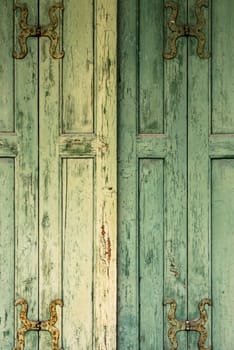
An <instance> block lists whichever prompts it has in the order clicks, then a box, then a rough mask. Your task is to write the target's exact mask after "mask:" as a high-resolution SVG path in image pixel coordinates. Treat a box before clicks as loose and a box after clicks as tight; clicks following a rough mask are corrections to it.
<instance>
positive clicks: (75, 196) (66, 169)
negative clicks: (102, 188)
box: [63, 159, 95, 350]
mask: <svg viewBox="0 0 234 350" xmlns="http://www.w3.org/2000/svg"><path fill="white" fill-rule="evenodd" d="M93 171H94V169H93V160H92V159H68V160H66V159H64V161H63V300H64V305H65V307H64V313H63V325H64V327H63V335H64V343H63V346H64V348H65V349H67V350H77V349H84V350H85V349H87V350H88V349H94V348H93V341H92V340H93V336H92V335H93V300H92V296H93V227H94V223H95V218H94V210H93V209H94V206H93V205H94V202H93V201H94V183H93V176H94V173H93Z"/></svg>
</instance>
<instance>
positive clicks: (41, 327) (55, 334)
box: [14, 299, 63, 350]
mask: <svg viewBox="0 0 234 350" xmlns="http://www.w3.org/2000/svg"><path fill="white" fill-rule="evenodd" d="M18 305H21V311H20V321H21V323H22V327H21V328H19V329H18V331H17V342H18V343H17V345H16V347H15V348H14V350H24V347H25V333H27V332H28V331H37V332H39V331H47V332H50V334H51V337H52V350H59V336H60V332H59V329H58V328H56V327H55V323H56V322H57V320H58V315H57V310H56V306H57V305H59V306H60V307H62V306H63V302H62V300H60V299H56V300H53V301H52V302H51V303H50V318H49V320H46V321H39V320H38V321H34V320H33V321H32V320H29V319H28V303H27V301H26V300H25V299H18V300H16V302H15V306H18Z"/></svg>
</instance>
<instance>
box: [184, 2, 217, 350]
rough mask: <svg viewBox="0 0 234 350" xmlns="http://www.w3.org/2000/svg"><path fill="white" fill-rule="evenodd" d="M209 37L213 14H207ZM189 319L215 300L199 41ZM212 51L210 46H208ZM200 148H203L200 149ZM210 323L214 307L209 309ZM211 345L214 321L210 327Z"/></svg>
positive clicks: (193, 46) (194, 77) (206, 80)
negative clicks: (203, 304) (205, 300)
mask: <svg viewBox="0 0 234 350" xmlns="http://www.w3.org/2000/svg"><path fill="white" fill-rule="evenodd" d="M188 5H189V23H196V20H197V19H196V16H195V12H194V1H188ZM203 12H204V14H205V17H206V21H207V27H206V29H207V30H205V33H206V36H207V37H209V33H208V28H209V27H208V25H209V16H208V14H209V11H208V10H205V11H203ZM188 50H189V51H188V115H187V118H188V129H187V138H188V163H187V167H188V204H187V206H188V207H187V210H188V318H189V319H196V318H197V317H199V311H198V303H199V302H200V300H201V299H202V298H211V295H212V293H211V260H210V256H211V251H210V243H211V242H210V240H211V237H210V234H211V228H210V220H209V215H210V179H209V172H210V159H209V152H208V144H209V143H208V142H209V140H208V135H209V133H210V90H209V89H210V85H209V84H210V65H211V61H210V60H208V59H200V58H199V57H198V56H197V54H196V50H197V40H196V39H191V40H189V42H188ZM206 50H208V45H207V47H206ZM198 145H199V146H198ZM207 309H208V315H209V321H210V320H211V315H212V312H211V308H209V307H207ZM206 327H207V329H208V333H209V336H208V339H207V343H206V345H210V344H211V331H210V330H211V329H210V322H209V323H208V324H207V325H206ZM198 338H199V334H198V333H197V332H191V333H189V334H188V349H191V350H193V349H196V348H197V342H198Z"/></svg>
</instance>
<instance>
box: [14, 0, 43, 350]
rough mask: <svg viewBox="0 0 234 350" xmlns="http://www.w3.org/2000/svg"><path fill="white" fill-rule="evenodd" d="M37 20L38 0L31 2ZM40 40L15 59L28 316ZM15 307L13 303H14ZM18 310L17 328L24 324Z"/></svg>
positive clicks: (20, 240) (33, 313)
mask: <svg viewBox="0 0 234 350" xmlns="http://www.w3.org/2000/svg"><path fill="white" fill-rule="evenodd" d="M28 8H29V18H28V20H29V21H30V22H31V23H37V1H35V0H34V1H31V2H30V4H28ZM37 49H38V45H37V40H30V41H29V42H28V50H29V52H28V55H27V56H26V57H25V58H24V59H23V60H15V61H14V62H15V96H16V99H15V101H14V102H15V120H16V133H17V136H18V140H19V153H18V155H17V157H16V161H15V179H16V181H15V215H16V216H15V227H16V238H15V298H16V299H17V298H24V299H26V300H27V302H28V304H29V312H28V317H29V318H30V319H37V318H38V154H37V150H38V96H37V93H38V90H37V86H38V66H37ZM12 307H13V305H12ZM19 311H20V308H19V307H18V308H17V312H16V328H19V327H21V326H22V325H21V323H20V322H19ZM31 349H38V336H37V334H36V333H35V332H31V333H28V334H27V336H26V345H25V350H31Z"/></svg>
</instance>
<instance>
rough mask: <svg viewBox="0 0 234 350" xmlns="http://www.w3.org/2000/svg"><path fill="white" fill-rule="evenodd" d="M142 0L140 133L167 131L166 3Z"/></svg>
mask: <svg viewBox="0 0 234 350" xmlns="http://www.w3.org/2000/svg"><path fill="white" fill-rule="evenodd" d="M138 3H139V8H138V15H139V17H138V29H139V33H138V41H139V43H138V49H139V53H138V55H139V56H138V64H139V67H138V72H139V78H138V79H139V133H143V134H147V133H149V134H154V133H163V130H164V116H163V90H164V89H163V85H164V81H163V56H162V52H163V42H164V40H163V15H162V13H163V3H162V1H161V0H156V1H155V0H147V1H144V0H139V2H138Z"/></svg>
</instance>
